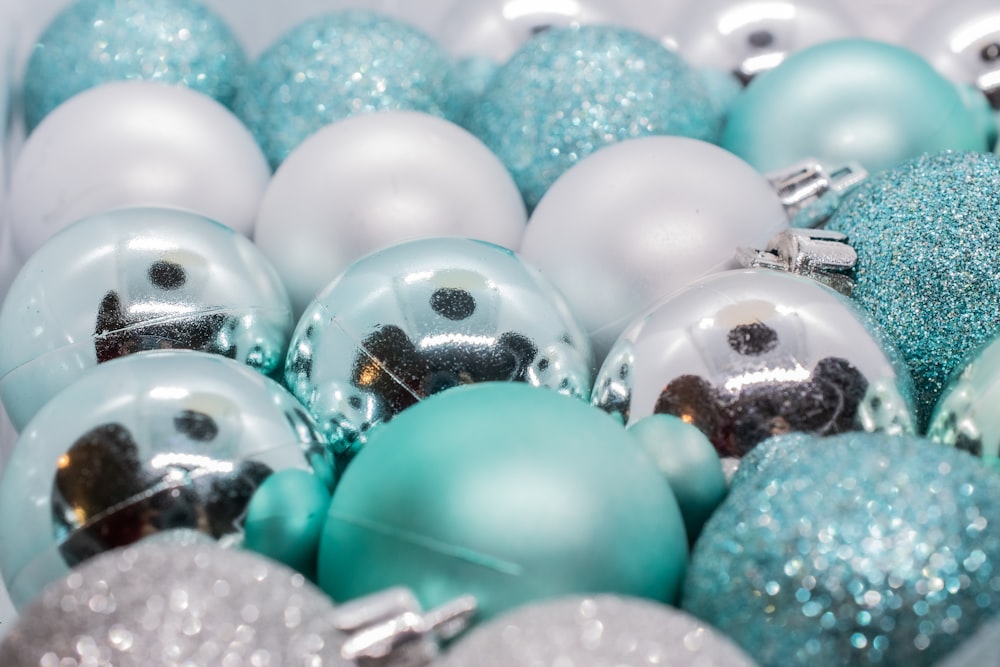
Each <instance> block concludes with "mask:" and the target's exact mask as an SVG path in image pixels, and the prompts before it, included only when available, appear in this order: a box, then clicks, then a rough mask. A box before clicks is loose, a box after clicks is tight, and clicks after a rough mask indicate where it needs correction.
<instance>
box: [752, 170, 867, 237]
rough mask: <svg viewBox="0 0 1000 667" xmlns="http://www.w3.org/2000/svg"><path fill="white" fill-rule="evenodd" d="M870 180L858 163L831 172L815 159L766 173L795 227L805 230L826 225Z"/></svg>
mask: <svg viewBox="0 0 1000 667" xmlns="http://www.w3.org/2000/svg"><path fill="white" fill-rule="evenodd" d="M867 178H868V172H867V170H865V168H864V167H863V166H861V164H860V163H858V162H848V163H846V164H844V165H842V166H840V167H837V168H836V169H833V170H832V171H831V170H827V169H826V168H825V167H824V166H823V165H822V164H820V162H819V161H818V160H816V159H814V158H806V159H805V160H803V161H802V162H797V163H795V164H793V165H792V166H791V167H788V168H787V169H782V170H780V171H775V172H772V173H770V174H767V180H768V181H770V183H771V186H772V187H773V188H774V190H775V192H776V193H777V194H778V199H779V200H780V201H781V204H782V205H783V206H784V207H785V211H786V212H787V213H788V218H789V219H790V220H791V223H792V226H793V227H806V228H815V227H819V226H821V225H823V224H824V223H825V222H826V221H827V220H828V219H829V218H830V216H831V215H833V212H834V211H835V210H837V206H839V205H840V202H841V201H842V199H843V198H844V196H845V195H846V194H847V193H848V192H850V191H851V190H853V189H854V188H856V187H857V186H859V185H861V184H862V183H863V182H864V181H865V180H866V179H867Z"/></svg>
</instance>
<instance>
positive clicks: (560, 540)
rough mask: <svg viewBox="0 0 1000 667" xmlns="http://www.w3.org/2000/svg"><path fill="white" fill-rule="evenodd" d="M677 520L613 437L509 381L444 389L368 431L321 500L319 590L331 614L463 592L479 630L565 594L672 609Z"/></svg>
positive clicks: (640, 462) (608, 428)
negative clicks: (408, 592)
mask: <svg viewBox="0 0 1000 667" xmlns="http://www.w3.org/2000/svg"><path fill="white" fill-rule="evenodd" d="M686 559H687V535H686V533H685V531H684V522H683V520H682V518H681V514H680V510H679V509H678V506H677V501H676V500H675V498H674V496H673V493H672V492H671V490H670V487H669V485H668V484H667V482H666V481H665V480H664V478H663V476H662V474H661V473H660V471H659V469H658V468H657V467H656V465H655V464H654V463H653V461H652V459H650V458H649V457H648V456H647V455H646V454H645V453H644V452H643V451H642V448H641V447H639V446H638V445H637V444H636V443H635V442H634V440H633V438H632V437H631V436H630V435H628V434H627V433H626V431H625V429H624V428H623V427H622V425H621V424H620V423H619V422H617V421H616V420H614V419H613V418H612V417H610V416H608V415H607V414H605V413H602V412H601V411H599V410H597V409H595V408H592V407H590V406H589V405H587V404H586V403H584V402H582V401H580V400H579V399H576V398H572V397H568V396H564V395H562V394H559V393H557V392H555V391H552V390H550V389H545V388H539V387H533V386H530V385H524V384H515V383H480V384H475V385H466V386H462V387H457V388H453V389H448V390H447V391H444V392H442V393H440V394H435V395H434V396H431V397H430V398H428V399H426V400H425V401H423V402H421V403H418V404H417V405H414V406H413V407H411V408H409V409H407V410H405V411H404V412H402V413H400V414H399V415H398V416H397V417H395V418H394V419H393V420H392V421H391V422H388V423H386V424H385V425H383V426H380V427H379V428H378V429H377V430H376V431H375V432H374V433H373V434H372V437H371V439H370V440H369V442H368V444H367V446H366V447H365V448H364V449H362V450H361V452H360V453H359V454H358V455H357V457H356V458H355V459H354V460H353V461H352V462H351V464H350V466H349V467H348V468H347V470H346V472H345V473H344V476H343V477H342V479H341V481H340V484H339V486H338V487H337V490H336V491H335V492H334V495H333V501H332V503H331V505H330V513H329V515H328V517H327V522H326V526H325V529H324V533H323V537H322V539H321V542H320V551H319V567H318V571H319V584H320V586H321V587H322V588H323V589H324V590H325V591H326V592H327V593H328V594H330V595H331V596H332V597H333V598H334V599H335V600H337V601H345V600H350V599H353V598H356V597H358V596H361V595H364V594H367V593H372V592H375V591H378V590H381V589H384V588H387V587H389V586H395V585H405V586H408V587H410V588H411V589H412V590H413V591H414V592H415V593H416V595H417V597H418V598H419V599H420V601H421V602H422V603H423V604H424V606H425V608H426V607H431V606H436V605H439V604H442V603H443V602H445V601H447V600H450V599H452V598H454V597H457V596H459V595H464V594H472V595H474V596H475V597H476V599H477V601H478V604H479V610H478V612H477V618H480V619H483V618H489V617H491V616H494V615H496V614H497V613H500V612H503V611H505V610H507V609H510V608H512V607H515V606H517V605H520V604H524V603H527V602H531V601H534V600H540V599H544V598H550V597H555V596H558V595H568V594H571V593H600V592H603V593H618V594H621V595H632V596H636V597H645V598H651V599H656V600H661V601H665V602H672V601H674V600H675V599H676V597H677V593H678V590H679V585H680V582H681V579H682V577H683V575H684V569H685V564H686Z"/></svg>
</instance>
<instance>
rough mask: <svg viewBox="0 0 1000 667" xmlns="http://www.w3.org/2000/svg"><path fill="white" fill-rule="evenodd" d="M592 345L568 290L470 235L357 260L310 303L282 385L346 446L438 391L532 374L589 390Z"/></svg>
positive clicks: (540, 381) (561, 386)
mask: <svg viewBox="0 0 1000 667" xmlns="http://www.w3.org/2000/svg"><path fill="white" fill-rule="evenodd" d="M590 378H591V355H590V345H589V344H588V341H587V338H586V336H585V334H584V333H583V332H582V331H581V330H580V327H579V325H578V324H577V323H576V321H575V320H574V319H573V316H572V315H571V314H570V312H569V310H568V309H567V307H566V304H565V303H564V301H563V300H562V297H561V296H559V294H558V293H557V292H556V291H555V289H554V288H553V287H552V286H551V285H550V284H549V283H548V281H547V280H546V279H545V278H544V277H543V276H542V274H541V273H540V272H538V270H537V269H535V268H533V267H531V266H530V265H528V264H526V263H525V262H523V261H522V260H521V259H520V258H519V257H518V256H517V255H515V254H514V253H513V252H511V251H510V250H507V249H506V248H502V247H500V246H497V245H493V244H490V243H485V242H482V241H474V240H471V239H463V238H444V237H441V238H429V239H422V240H417V241H410V242H407V243H402V244H399V245H396V246H393V247H391V248H387V249H385V250H381V251H378V252H375V253H373V254H371V255H368V256H366V257H364V258H362V259H360V260H358V261H357V262H356V263H355V264H354V265H353V266H351V267H350V268H349V269H348V270H347V271H345V272H344V273H343V274H342V275H341V276H340V277H339V278H337V279H336V280H335V281H334V282H333V283H332V284H331V285H330V286H329V287H327V288H326V289H325V290H324V291H323V292H322V293H321V294H320V295H319V296H318V297H317V298H316V300H315V301H314V302H313V303H312V304H311V305H310V306H309V307H308V308H307V309H306V312H305V314H303V316H302V319H301V320H300V321H299V324H298V326H297V327H296V329H295V332H294V334H293V335H292V342H291V345H290V346H289V350H288V359H287V361H286V364H285V383H286V385H287V386H288V387H289V389H291V390H292V393H293V394H295V396H296V397H298V399H299V400H300V401H302V403H303V404H304V405H305V406H306V407H307V408H308V409H309V411H310V412H311V413H312V415H313V416H314V417H315V418H316V420H317V422H318V423H319V425H320V428H321V429H322V430H323V432H324V434H325V435H327V436H328V437H329V438H330V441H331V442H332V443H334V446H335V447H337V448H338V450H339V451H340V453H342V454H344V455H346V456H350V455H351V454H352V453H353V452H354V451H355V450H356V449H357V448H359V447H361V446H362V445H363V443H364V440H365V439H366V438H367V433H368V431H369V429H371V428H372V427H373V426H376V425H378V424H380V423H382V422H384V421H386V420H388V419H390V418H392V417H393V415H395V414H397V413H399V412H400V411H401V410H403V409H405V408H407V407H409V406H411V405H413V404H415V403H417V402H419V401H420V400H422V399H424V398H426V397H427V396H430V395H431V394H434V393H437V392H439V391H443V390H445V389H448V388H450V387H454V386H457V385H461V384H471V383H475V382H484V381H491V380H493V381H501V380H503V381H515V382H527V383H529V384H532V385H539V386H544V387H551V388H553V389H555V390H557V391H560V392H563V393H566V394H570V395H572V396H577V397H581V398H585V397H586V396H587V394H588V393H589V391H590V389H589V387H590Z"/></svg>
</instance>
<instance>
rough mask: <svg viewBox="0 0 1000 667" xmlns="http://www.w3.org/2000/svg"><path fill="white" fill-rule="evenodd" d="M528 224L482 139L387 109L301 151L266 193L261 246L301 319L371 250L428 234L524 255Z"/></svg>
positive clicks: (323, 133) (344, 124)
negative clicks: (519, 251) (478, 242)
mask: <svg viewBox="0 0 1000 667" xmlns="http://www.w3.org/2000/svg"><path fill="white" fill-rule="evenodd" d="M526 222H527V213H526V211H525V209H524V202H523V201H522V200H521V195H520V193H519V192H518V190H517V186H515V185H514V182H513V180H512V179H511V177H510V174H508V173H507V170H506V169H505V168H504V166H503V163H501V162H500V160H498V159H497V157H496V156H495V155H493V153H491V152H490V151H489V149H487V148H486V147H485V146H484V145H483V144H482V142H481V141H479V140H478V139H476V138H475V137H474V136H473V135H471V134H470V133H468V132H467V131H465V130H463V129H462V128H460V127H459V126H457V125H455V124H453V123H450V122H448V121H446V120H443V119H441V118H437V117H435V116H431V115H429V114H422V113H417V112H408V111H385V112H382V113H378V114H362V115H358V116H353V117H351V118H346V119H343V120H341V121H338V122H336V123H334V124H332V125H330V126H328V127H325V128H323V129H322V130H320V131H318V132H317V133H316V134H315V135H313V136H312V137H310V138H309V139H307V140H306V141H305V143H303V144H302V145H301V146H299V147H298V148H297V149H296V150H295V151H294V152H293V153H292V154H291V155H290V156H289V157H288V159H286V160H285V161H284V162H283V163H282V165H281V168H280V169H278V171H277V173H276V174H275V175H274V178H273V179H272V180H271V183H270V185H269V186H268V188H267V192H266V193H265V194H264V198H263V200H262V201H261V205H260V210H259V212H258V214H257V223H256V226H255V228H254V241H255V242H256V243H257V245H258V247H260V248H261V250H263V252H264V254H265V255H267V256H268V257H269V258H270V259H271V261H272V262H273V263H274V265H275V267H276V268H277V269H278V272H279V273H280V274H281V277H282V279H283V280H284V283H285V285H286V287H288V290H289V292H290V294H291V297H292V304H293V306H294V308H295V312H296V313H299V314H301V313H302V311H303V310H305V307H306V306H307V305H308V304H309V302H310V301H312V300H313V299H314V298H315V297H316V295H317V294H318V293H319V292H320V291H321V290H322V289H323V288H324V287H326V286H327V285H328V284H329V283H330V282H331V281H332V280H333V279H334V278H336V277H337V276H338V275H340V273H341V272H342V271H344V270H345V269H346V268H347V267H348V266H350V265H351V264H352V263H353V262H354V261H355V260H357V259H360V258H361V257H362V256H364V255H367V254H368V253H370V252H374V251H375V250H379V249H381V248H385V247H387V246H390V245H394V244H396V243H399V242H401V241H407V240H410V239H415V238H420V237H425V236H466V237H470V238H478V239H482V240H484V241H490V242H492V243H497V244H499V245H502V246H506V247H508V248H517V247H518V245H520V242H521V236H522V235H523V234H524V225H525V223H526Z"/></svg>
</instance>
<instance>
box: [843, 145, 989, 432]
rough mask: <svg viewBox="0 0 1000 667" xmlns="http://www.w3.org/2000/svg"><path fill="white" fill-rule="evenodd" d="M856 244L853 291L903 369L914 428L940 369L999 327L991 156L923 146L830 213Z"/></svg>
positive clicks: (929, 404) (955, 364) (954, 364)
mask: <svg viewBox="0 0 1000 667" xmlns="http://www.w3.org/2000/svg"><path fill="white" fill-rule="evenodd" d="M828 228H829V229H832V230H835V231H839V232H844V233H845V234H847V236H848V237H849V238H850V241H851V244H852V245H853V246H854V248H855V250H857V253H858V263H857V268H856V274H855V279H856V285H855V288H854V297H855V298H856V300H857V301H858V302H859V303H860V304H861V305H862V306H863V307H864V308H866V309H867V310H868V311H869V312H870V313H871V314H872V315H873V318H874V319H875V320H876V322H877V323H878V324H880V325H881V326H882V328H883V330H884V331H885V333H886V334H887V335H888V337H889V338H890V339H891V340H892V341H893V343H895V346H896V348H897V349H898V351H899V353H900V356H901V358H902V360H903V361H904V363H906V365H907V366H908V367H909V369H910V373H911V375H912V376H913V381H914V386H915V390H916V400H917V412H918V419H919V422H920V425H921V428H923V427H924V426H925V425H926V424H927V420H928V417H929V416H930V412H931V410H932V409H933V407H934V404H935V403H936V401H937V400H938V397H939V395H940V394H941V391H942V389H943V388H944V386H945V383H946V382H947V381H948V378H949V376H950V375H951V374H952V373H953V372H955V371H956V370H957V369H958V368H959V367H960V366H961V364H962V363H963V362H964V361H965V359H966V357H967V356H968V355H969V354H970V353H971V352H972V351H973V350H975V349H976V348H978V347H979V346H980V345H981V344H983V343H984V342H985V341H986V340H988V339H989V338H990V337H992V336H993V335H994V334H995V333H996V332H997V330H998V326H1000V320H998V319H997V313H998V312H1000V268H998V267H1000V244H998V243H997V238H1000V157H997V156H996V155H993V154H989V153H957V152H956V153H953V152H945V153H937V154H931V155H924V156H922V157H919V158H916V159H914V160H911V161H907V162H905V163H902V164H900V165H899V166H897V167H896V168H894V169H891V170H888V171H885V172H883V173H881V174H879V175H876V176H874V177H873V178H872V179H871V180H870V181H868V182H867V183H866V184H864V185H862V186H861V187H860V188H858V189H857V190H856V191H855V194H854V195H853V196H852V197H851V198H850V199H849V200H848V201H847V202H846V203H845V204H844V205H843V206H842V207H841V208H840V210H839V211H838V212H837V213H836V215H835V216H834V217H833V218H832V219H831V220H830V222H829V224H828Z"/></svg>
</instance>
